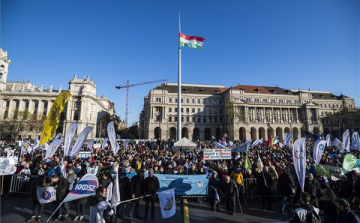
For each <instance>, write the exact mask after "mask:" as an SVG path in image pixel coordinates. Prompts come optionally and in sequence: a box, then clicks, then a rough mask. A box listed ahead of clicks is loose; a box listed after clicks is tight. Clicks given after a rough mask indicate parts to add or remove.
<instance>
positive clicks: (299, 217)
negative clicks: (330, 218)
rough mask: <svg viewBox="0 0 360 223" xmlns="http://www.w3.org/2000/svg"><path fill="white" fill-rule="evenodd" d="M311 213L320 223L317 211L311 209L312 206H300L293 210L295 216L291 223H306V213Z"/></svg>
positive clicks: (316, 209)
mask: <svg viewBox="0 0 360 223" xmlns="http://www.w3.org/2000/svg"><path fill="white" fill-rule="evenodd" d="M310 211H311V212H312V213H313V215H314V217H316V218H317V219H318V220H319V222H320V216H319V209H318V208H316V207H313V206H312V205H306V206H302V207H300V208H297V209H295V216H294V219H293V220H292V221H290V222H291V223H306V221H307V216H308V212H310Z"/></svg>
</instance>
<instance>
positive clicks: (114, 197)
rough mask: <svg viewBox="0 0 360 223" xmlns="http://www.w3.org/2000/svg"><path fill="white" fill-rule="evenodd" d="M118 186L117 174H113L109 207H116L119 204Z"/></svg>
mask: <svg viewBox="0 0 360 223" xmlns="http://www.w3.org/2000/svg"><path fill="white" fill-rule="evenodd" d="M120 202H121V200H120V185H119V174H115V179H114V188H113V193H112V196H111V206H112V207H116V206H118V205H119V204H120Z"/></svg>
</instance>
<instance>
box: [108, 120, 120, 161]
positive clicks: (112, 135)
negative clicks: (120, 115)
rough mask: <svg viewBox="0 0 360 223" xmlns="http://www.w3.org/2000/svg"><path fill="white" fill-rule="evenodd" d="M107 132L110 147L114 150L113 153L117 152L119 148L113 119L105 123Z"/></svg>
mask: <svg viewBox="0 0 360 223" xmlns="http://www.w3.org/2000/svg"><path fill="white" fill-rule="evenodd" d="M107 133H108V137H109V141H110V144H111V149H112V150H113V151H114V154H117V152H118V150H119V145H118V144H117V142H116V134H115V127H114V122H113V121H111V122H109V124H108V125H107Z"/></svg>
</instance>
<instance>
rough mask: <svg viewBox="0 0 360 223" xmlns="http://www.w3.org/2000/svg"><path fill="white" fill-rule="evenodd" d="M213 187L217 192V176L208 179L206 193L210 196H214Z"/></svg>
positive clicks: (218, 184) (218, 181) (218, 185)
mask: <svg viewBox="0 0 360 223" xmlns="http://www.w3.org/2000/svg"><path fill="white" fill-rule="evenodd" d="M214 188H215V189H216V190H217V191H218V192H219V189H220V180H219V178H215V179H214V178H212V177H211V178H210V179H209V185H208V195H209V197H210V198H214V197H215V190H214Z"/></svg>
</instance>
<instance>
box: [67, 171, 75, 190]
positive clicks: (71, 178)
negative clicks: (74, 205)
mask: <svg viewBox="0 0 360 223" xmlns="http://www.w3.org/2000/svg"><path fill="white" fill-rule="evenodd" d="M66 179H67V181H68V183H69V190H72V189H73V187H74V185H75V184H76V182H77V176H76V174H75V173H74V172H73V173H72V174H71V175H70V176H67V178H66Z"/></svg>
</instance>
